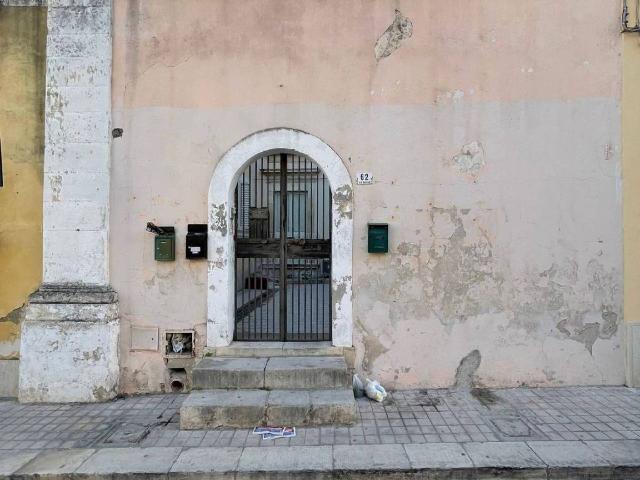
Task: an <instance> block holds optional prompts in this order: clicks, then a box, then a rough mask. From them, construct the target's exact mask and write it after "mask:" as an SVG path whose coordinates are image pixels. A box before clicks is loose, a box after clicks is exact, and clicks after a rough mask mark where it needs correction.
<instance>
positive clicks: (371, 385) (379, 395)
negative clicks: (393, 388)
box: [364, 378, 387, 402]
mask: <svg viewBox="0 0 640 480" xmlns="http://www.w3.org/2000/svg"><path fill="white" fill-rule="evenodd" d="M364 390H365V392H366V393H367V397H369V398H370V399H371V400H375V401H376V402H382V401H384V399H385V398H387V391H386V390H385V389H384V387H383V386H382V385H380V383H379V382H378V381H377V380H370V379H368V378H367V386H366V387H365V389H364Z"/></svg>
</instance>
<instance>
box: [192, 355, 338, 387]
mask: <svg viewBox="0 0 640 480" xmlns="http://www.w3.org/2000/svg"><path fill="white" fill-rule="evenodd" d="M192 385H193V389H194V390H206V389H266V390H276V389H289V390H291V389H330V388H341V387H350V386H351V375H350V374H349V370H348V368H347V364H346V362H345V360H344V358H343V357H269V358H234V357H207V358H203V359H202V360H200V362H199V363H198V364H197V365H196V366H195V367H194V368H193V373H192Z"/></svg>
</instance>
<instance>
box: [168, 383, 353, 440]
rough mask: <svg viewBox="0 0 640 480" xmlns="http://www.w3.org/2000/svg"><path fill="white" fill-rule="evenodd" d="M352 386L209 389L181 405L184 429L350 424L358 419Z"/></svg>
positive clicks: (196, 394)
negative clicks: (336, 387)
mask: <svg viewBox="0 0 640 480" xmlns="http://www.w3.org/2000/svg"><path fill="white" fill-rule="evenodd" d="M357 414H358V410H357V406H356V402H355V399H354V398H353V392H352V390H351V388H338V389H329V390H327V389H323V390H318V389H310V390H280V389H279V390H271V391H267V390H257V389H251V390H221V389H216V390H205V391H199V392H198V391H197V392H192V393H190V394H189V396H188V397H187V398H186V399H185V401H184V402H183V403H182V407H181V408H180V428H181V429H183V430H198V429H208V428H217V427H234V428H250V427H255V426H260V425H287V426H289V425H290V426H296V427H298V426H299V427H301V426H307V425H327V424H341V425H350V424H353V423H354V422H355V421H356V419H357Z"/></svg>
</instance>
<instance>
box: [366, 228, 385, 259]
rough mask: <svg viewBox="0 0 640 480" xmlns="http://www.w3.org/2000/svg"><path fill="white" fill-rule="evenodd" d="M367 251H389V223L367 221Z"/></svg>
mask: <svg viewBox="0 0 640 480" xmlns="http://www.w3.org/2000/svg"><path fill="white" fill-rule="evenodd" d="M367 226H368V229H369V235H368V239H369V242H368V251H369V253H387V252H388V251H389V224H387V223H369V224H367Z"/></svg>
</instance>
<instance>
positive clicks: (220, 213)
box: [209, 203, 227, 237]
mask: <svg viewBox="0 0 640 480" xmlns="http://www.w3.org/2000/svg"><path fill="white" fill-rule="evenodd" d="M225 207H226V206H225V204H224V203H223V204H221V205H211V216H210V218H209V225H210V226H211V227H210V228H211V231H212V232H216V231H217V232H220V235H222V236H223V237H226V236H227V215H226V208H225Z"/></svg>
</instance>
